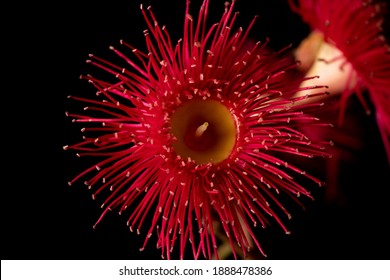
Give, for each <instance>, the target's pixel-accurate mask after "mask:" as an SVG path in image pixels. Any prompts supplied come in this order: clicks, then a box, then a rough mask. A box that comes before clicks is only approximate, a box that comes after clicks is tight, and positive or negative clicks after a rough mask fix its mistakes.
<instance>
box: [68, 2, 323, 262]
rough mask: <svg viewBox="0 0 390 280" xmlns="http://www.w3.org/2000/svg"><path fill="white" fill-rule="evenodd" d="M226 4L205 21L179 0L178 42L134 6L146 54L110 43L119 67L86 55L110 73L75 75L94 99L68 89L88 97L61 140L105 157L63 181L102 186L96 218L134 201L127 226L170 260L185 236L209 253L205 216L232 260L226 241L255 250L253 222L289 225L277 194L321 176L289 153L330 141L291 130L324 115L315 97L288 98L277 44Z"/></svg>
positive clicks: (290, 90) (213, 251)
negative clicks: (72, 138) (254, 35)
mask: <svg viewBox="0 0 390 280" xmlns="http://www.w3.org/2000/svg"><path fill="white" fill-rule="evenodd" d="M233 6H234V1H233V4H232V5H230V6H229V5H226V7H225V12H224V13H223V15H222V18H221V20H220V22H219V23H218V24H214V25H212V26H211V27H210V28H207V27H206V18H207V14H208V1H207V0H205V1H204V2H203V5H202V6H201V9H200V12H199V15H198V20H197V21H195V20H194V19H193V18H192V16H190V15H189V14H188V9H189V1H188V2H187V10H186V16H185V22H184V34H183V38H182V39H180V40H179V41H178V42H177V44H175V45H174V44H172V42H171V38H170V36H169V34H168V31H167V30H166V28H165V27H160V26H159V24H158V23H157V21H156V19H155V17H154V15H153V12H152V10H151V8H150V7H149V8H148V9H147V10H144V9H143V7H142V6H141V11H142V13H143V15H144V17H145V20H146V23H147V25H148V28H149V29H148V31H145V32H144V34H145V40H146V45H147V52H146V53H143V52H141V51H139V50H137V49H135V48H134V47H132V46H130V45H129V44H127V43H126V42H123V41H121V46H122V49H117V48H114V47H111V50H112V51H113V52H115V53H116V54H117V55H118V56H119V57H120V58H123V60H124V62H125V64H124V66H117V65H115V64H113V63H111V62H109V61H107V60H104V59H102V58H99V57H97V56H95V55H91V56H90V60H88V63H90V64H91V65H93V66H96V67H97V68H98V69H101V70H103V71H102V74H107V73H108V74H109V76H108V77H107V78H106V79H100V78H96V77H93V76H89V75H88V76H83V78H84V79H87V80H88V81H89V82H90V83H91V84H92V85H94V86H95V87H96V89H97V96H98V98H96V99H95V98H93V99H86V98H80V97H75V96H72V97H71V98H72V99H75V100H78V101H81V102H83V103H86V104H87V107H85V108H84V109H85V110H84V112H83V113H81V114H76V113H67V114H68V115H69V116H70V117H71V118H72V119H73V121H74V122H77V123H82V124H85V126H86V127H85V128H83V129H82V131H83V132H84V133H85V136H84V137H83V140H82V142H80V143H77V144H73V145H69V146H66V147H65V149H70V150H73V151H76V152H77V155H78V156H80V157H84V156H92V157H96V158H98V157H101V158H103V159H101V160H100V161H99V160H97V164H94V165H93V166H91V167H90V168H88V169H87V170H85V171H84V172H82V173H81V174H80V175H78V176H76V177H75V178H74V179H73V180H71V181H70V184H73V183H75V182H76V181H78V180H80V179H81V178H85V179H83V180H85V184H86V185H88V186H89V188H91V189H94V197H95V196H98V195H99V194H101V193H102V195H105V194H106V193H107V191H108V190H110V191H111V193H110V194H109V195H108V196H107V197H106V199H105V200H104V202H103V205H102V208H104V211H103V213H102V215H101V217H100V219H99V220H98V222H99V221H100V220H101V219H102V218H103V216H104V215H105V213H107V211H109V210H113V209H118V211H119V213H124V212H125V211H126V210H127V209H129V208H131V209H132V210H131V211H130V212H128V213H129V214H130V217H129V219H128V222H127V223H128V226H129V228H130V230H131V231H136V232H138V233H142V234H145V236H146V238H145V242H144V244H143V245H142V246H141V247H142V248H141V249H144V248H145V246H146V245H147V242H148V240H149V238H150V236H151V235H152V234H156V233H157V240H158V241H157V242H158V244H157V246H158V247H159V248H161V250H162V256H163V257H166V258H168V259H169V258H171V257H172V256H171V252H172V251H173V248H174V247H175V246H178V247H179V249H178V250H179V257H180V258H184V252H185V248H186V246H191V248H192V251H193V256H194V258H196V259H197V258H199V257H200V255H201V254H203V256H204V257H205V258H212V257H214V256H215V257H217V256H216V255H217V240H216V235H215V232H214V228H213V223H214V222H220V227H221V229H222V230H223V232H224V233H225V234H226V237H227V238H228V240H229V241H230V243H231V246H232V249H233V254H234V256H235V257H236V258H237V255H236V251H235V249H234V248H235V245H237V246H238V247H241V250H242V253H243V254H244V255H245V254H246V253H247V252H248V251H249V249H250V247H252V246H254V247H257V248H258V249H259V250H260V251H261V252H262V253H263V251H262V249H261V247H260V244H259V242H258V240H257V239H256V236H255V234H254V232H253V227H255V226H256V225H258V224H260V225H261V226H263V227H264V226H266V224H268V217H272V218H273V219H274V220H275V221H276V222H277V223H278V224H279V225H280V226H281V227H282V228H283V229H284V230H285V231H286V233H288V230H287V229H286V227H285V226H284V225H283V222H282V220H283V219H284V217H282V216H280V215H284V216H285V217H287V218H289V217H290V213H289V212H288V210H287V209H286V208H285V207H284V206H283V205H282V203H281V201H280V200H281V199H282V197H284V194H287V195H289V196H291V197H292V198H293V199H294V200H296V197H299V196H300V195H302V196H306V197H311V196H310V193H309V191H308V190H306V189H305V188H304V187H303V186H302V185H301V184H300V183H299V180H300V178H301V179H305V178H306V179H309V182H307V180H305V182H306V183H310V181H311V182H315V183H316V184H318V185H321V181H320V180H318V179H316V178H314V177H313V176H311V175H309V174H306V173H305V172H304V170H301V169H300V168H298V167H297V166H294V165H293V164H290V163H289V162H287V161H286V158H289V157H290V156H291V155H292V156H293V157H295V156H296V157H299V156H300V157H307V158H311V157H314V156H320V157H327V156H328V154H327V152H326V150H325V149H326V147H327V146H328V144H329V142H325V141H311V139H309V138H308V137H306V136H305V135H303V134H302V133H300V132H299V131H298V130H297V129H296V128H297V127H303V126H321V125H324V124H322V123H320V122H319V121H318V119H317V118H314V117H312V116H310V115H309V114H308V112H309V111H310V110H315V109H316V108H317V107H319V106H320V104H311V105H300V106H295V105H294V101H296V100H298V99H301V98H292V95H293V94H295V93H296V92H297V90H298V86H299V84H300V83H301V80H291V81H289V80H288V75H287V73H288V72H289V70H291V69H292V68H294V67H295V66H296V64H295V63H291V61H290V60H289V59H287V58H286V57H287V56H286V57H284V56H283V55H282V52H283V51H280V52H277V53H274V52H269V51H267V47H266V44H263V45H262V44H260V43H257V44H249V43H248V42H249V40H248V39H247V37H248V32H249V30H250V28H251V26H252V25H253V24H254V20H253V22H252V23H251V24H250V26H249V27H248V29H247V30H246V31H244V30H243V29H242V28H239V29H237V30H236V31H234V22H235V19H236V17H237V13H233ZM129 56H134V57H135V58H137V60H138V61H134V60H133V59H131V58H129ZM149 213H152V214H153V216H152V217H151V218H150V220H149V219H148V217H150V216H149V215H148V214H149ZM98 222H97V223H98ZM147 224H149V225H148V226H147ZM145 226H147V227H146V228H145ZM251 239H252V240H251ZM189 244H190V245H189Z"/></svg>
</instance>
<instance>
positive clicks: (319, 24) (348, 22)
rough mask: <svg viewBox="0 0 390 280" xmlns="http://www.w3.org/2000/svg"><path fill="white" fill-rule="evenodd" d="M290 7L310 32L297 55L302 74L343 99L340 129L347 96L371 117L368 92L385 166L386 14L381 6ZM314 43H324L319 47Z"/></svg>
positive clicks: (388, 137)
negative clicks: (356, 97)
mask: <svg viewBox="0 0 390 280" xmlns="http://www.w3.org/2000/svg"><path fill="white" fill-rule="evenodd" d="M289 3H290V6H291V8H292V9H293V11H295V12H296V13H298V14H300V15H301V17H302V19H303V20H304V21H305V22H307V23H308V24H309V25H310V26H311V29H312V30H313V32H312V33H311V35H310V36H309V37H308V38H307V39H306V40H305V41H304V42H303V43H302V44H301V46H300V47H298V51H297V52H296V54H297V58H298V59H302V60H303V62H304V67H305V68H306V69H305V70H307V69H309V70H308V72H307V75H308V76H311V75H319V76H320V81H321V82H322V83H324V84H327V85H328V86H329V91H330V92H331V93H342V95H341V100H340V123H342V118H343V115H344V112H345V106H346V102H347V100H348V98H349V97H350V96H351V95H352V94H356V95H357V96H358V98H359V99H360V101H361V103H362V104H363V106H364V107H365V109H366V111H367V113H370V112H371V110H370V105H369V104H367V102H366V99H365V98H364V93H365V91H366V90H367V91H368V94H369V99H370V103H372V104H373V107H374V110H375V114H376V120H377V124H378V127H379V130H380V133H381V135H382V139H383V143H384V146H385V149H386V151H387V154H388V158H389V160H390V78H389V77H390V49H389V46H388V45H387V43H386V40H385V38H384V36H383V30H382V23H383V21H384V18H385V15H386V13H387V10H386V8H387V7H386V6H385V4H384V2H383V1H382V2H380V1H364V0H353V1H351V0H297V1H294V0H289ZM319 38H321V39H319ZM319 40H323V41H324V42H320V43H318V42H319ZM313 51H314V53H313ZM315 58H317V60H316V61H314V59H315ZM311 64H312V65H311ZM305 94H306V93H305Z"/></svg>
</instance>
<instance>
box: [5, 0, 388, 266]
mask: <svg viewBox="0 0 390 280" xmlns="http://www.w3.org/2000/svg"><path fill="white" fill-rule="evenodd" d="M96 2H97V1H86V0H84V1H77V2H72V1H63V2H58V1H56V2H55V3H54V2H53V3H50V4H45V5H42V6H39V5H38V4H36V5H34V6H31V7H29V6H23V8H22V7H15V8H14V10H12V11H11V12H14V11H15V16H14V18H13V21H12V22H10V23H9V25H10V26H12V28H9V30H7V33H9V35H10V39H9V40H8V44H7V47H9V48H10V49H11V52H8V51H6V50H4V51H3V56H4V60H7V61H8V62H10V65H9V67H7V69H6V72H7V74H5V75H4V77H5V79H4V82H3V83H4V86H5V87H4V92H3V96H4V98H3V106H4V111H3V113H2V114H3V115H4V117H3V118H2V119H3V133H2V134H3V139H4V140H3V141H4V142H3V143H4V144H3V147H4V149H3V152H4V157H3V160H4V165H3V168H2V170H3V172H4V174H3V181H2V184H1V185H2V186H1V190H2V195H1V201H2V221H1V223H2V224H1V228H2V235H3V238H2V245H1V258H2V259H159V258H160V251H159V250H157V249H156V248H155V243H153V239H152V240H151V242H150V243H149V245H148V247H147V248H146V250H145V251H143V252H140V251H139V250H138V248H139V247H141V245H142V242H143V239H144V236H142V235H141V236H137V235H136V234H135V233H130V232H129V230H128V229H127V227H126V225H125V221H126V217H120V216H118V215H117V214H115V213H112V214H109V215H108V216H106V218H105V219H104V220H103V221H102V222H101V223H100V224H99V226H98V227H97V228H96V229H95V230H93V229H92V226H93V224H94V223H95V221H96V220H97V219H98V217H99V215H100V208H99V205H100V203H99V202H98V201H93V200H92V199H91V193H90V192H89V191H88V190H86V188H85V186H83V185H81V184H80V185H75V186H72V187H69V186H68V184H67V181H68V180H70V178H71V177H72V176H74V175H76V174H77V172H80V171H81V170H80V168H81V167H83V164H82V163H80V162H79V161H78V160H77V159H75V156H74V155H72V154H71V153H70V152H64V151H63V149H62V146H64V145H66V144H71V143H73V142H74V141H76V140H79V139H80V134H79V128H78V127H75V126H74V125H73V124H72V123H71V122H70V119H68V118H66V117H65V114H64V112H65V111H66V110H68V109H69V101H68V99H67V98H66V96H67V95H70V94H72V95H77V94H86V91H89V93H91V94H93V92H94V91H93V89H92V88H90V87H89V86H88V85H87V86H86V85H85V84H84V83H85V82H82V81H80V80H79V75H80V74H86V73H88V71H89V68H88V67H87V65H86V64H85V59H87V57H88V54H89V53H96V54H101V56H104V55H105V54H108V53H109V50H108V46H110V45H115V44H118V42H119V39H125V40H126V41H128V42H132V43H133V45H135V46H140V48H141V49H142V47H143V46H144V42H143V34H142V31H143V30H144V29H145V28H146V25H145V23H144V21H143V18H142V14H141V11H140V10H139V4H140V1H130V0H128V1H124V0H121V1H119V0H118V1H110V2H107V1H103V2H102V3H96ZM211 2H212V3H211V4H210V17H209V18H210V21H209V22H210V23H213V22H216V21H217V20H218V19H219V17H220V15H221V13H222V11H223V3H224V1H220V0H218V1H215V0H211ZM271 2H272V3H271ZM148 4H152V6H153V10H154V12H155V14H156V16H157V18H158V20H159V22H160V24H161V25H162V24H165V25H167V27H168V30H169V31H170V33H171V34H172V37H173V38H174V39H175V40H176V39H178V38H179V37H180V34H181V31H182V29H181V26H182V22H183V16H184V8H185V1H184V0H181V1H179V0H175V1H172V0H169V1H167V0H165V1H162V0H160V1H147V0H145V1H144V5H146V6H147V5H148ZM192 7H193V10H194V11H196V10H197V8H198V7H199V1H192ZM236 10H237V11H240V16H239V18H238V25H242V26H244V27H245V26H246V24H247V23H249V21H250V20H251V19H252V18H253V16H254V15H259V16H260V17H259V19H258V22H257V24H256V26H255V28H254V29H253V32H252V34H251V35H253V36H254V37H255V38H256V39H258V40H264V39H265V38H266V37H269V38H270V39H271V46H273V47H275V48H282V47H284V46H287V45H288V44H290V43H291V44H293V46H297V44H298V43H299V42H300V40H301V39H302V38H304V36H306V34H307V33H308V31H309V29H308V27H307V26H306V25H305V24H303V23H302V22H301V20H300V18H299V17H298V16H297V15H295V14H292V13H291V12H290V10H289V8H288V6H287V1H282V0H277V1H256V2H255V1H245V0H239V1H237V5H236ZM194 14H195V13H194ZM17 23H18V24H17ZM8 76H9V77H8ZM359 109H361V107H360V104H359V103H358V102H357V101H356V100H354V99H352V100H351V104H350V107H349V110H351V111H352V112H353V116H354V119H353V120H352V121H353V122H354V123H355V125H356V124H358V126H359V127H360V134H359V135H360V136H361V137H362V142H363V143H364V146H363V148H362V149H359V150H358V151H352V152H353V156H352V160H344V161H342V162H341V165H340V174H339V175H338V183H339V194H338V195H337V197H336V198H335V199H333V200H327V199H325V198H326V194H325V190H323V189H320V190H317V191H315V192H314V194H315V196H316V201H314V202H308V203H306V206H307V208H306V211H302V210H297V211H296V212H295V213H293V219H292V220H291V221H288V222H287V226H288V228H289V229H290V230H291V231H292V234H291V235H285V234H284V233H283V231H282V230H280V229H279V228H278V227H276V226H275V227H270V228H267V229H266V230H263V231H260V232H259V240H260V242H261V244H262V246H263V248H264V250H265V251H266V252H267V254H268V257H269V258H270V259H389V250H390V241H389V238H388V231H387V224H388V221H389V218H388V217H389V211H390V210H389V206H388V205H389V202H388V201H389V197H390V191H389V187H390V184H389V182H390V176H389V173H390V170H389V167H388V165H387V162H386V158H385V156H384V150H383V148H382V146H381V142H380V138H379V134H378V131H377V128H376V126H375V120H374V118H373V117H367V116H365V115H364V113H363V110H361V111H360V110H359ZM361 131H363V133H361ZM347 153H350V151H348V152H347ZM187 257H188V258H191V256H190V255H189V256H187Z"/></svg>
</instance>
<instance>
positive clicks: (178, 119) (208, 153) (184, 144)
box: [171, 100, 237, 164]
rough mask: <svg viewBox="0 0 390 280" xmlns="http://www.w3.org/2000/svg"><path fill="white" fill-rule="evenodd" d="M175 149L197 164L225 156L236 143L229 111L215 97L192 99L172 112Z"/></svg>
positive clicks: (215, 161)
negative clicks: (212, 98)
mask: <svg viewBox="0 0 390 280" xmlns="http://www.w3.org/2000/svg"><path fill="white" fill-rule="evenodd" d="M171 120H172V123H171V125H172V133H173V135H174V136H175V137H176V138H177V141H175V142H174V143H173V148H174V149H175V152H176V153H177V154H178V155H180V156H181V157H183V158H191V159H192V160H195V162H196V163H197V164H204V163H209V162H211V163H219V162H222V161H223V160H225V159H227V158H228V157H229V155H230V154H231V152H232V150H233V147H234V144H235V143H236V134H237V133H236V124H235V120H234V118H233V116H232V114H231V113H230V111H229V110H228V109H227V108H226V107H225V106H224V105H223V104H222V103H220V102H219V101H216V100H192V101H189V102H187V103H185V104H184V105H183V106H181V107H179V108H178V109H177V110H176V111H175V112H174V113H173V115H172V118H171Z"/></svg>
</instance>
